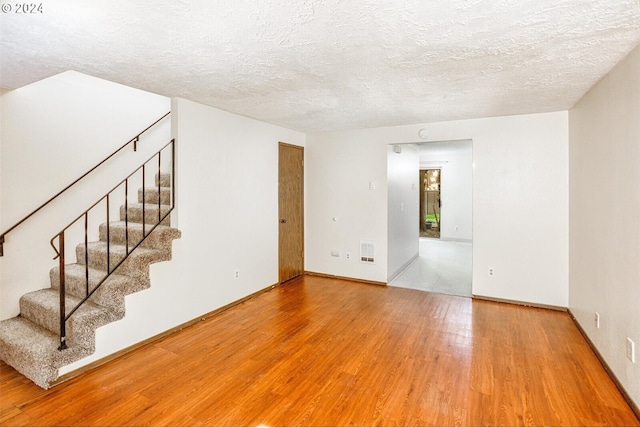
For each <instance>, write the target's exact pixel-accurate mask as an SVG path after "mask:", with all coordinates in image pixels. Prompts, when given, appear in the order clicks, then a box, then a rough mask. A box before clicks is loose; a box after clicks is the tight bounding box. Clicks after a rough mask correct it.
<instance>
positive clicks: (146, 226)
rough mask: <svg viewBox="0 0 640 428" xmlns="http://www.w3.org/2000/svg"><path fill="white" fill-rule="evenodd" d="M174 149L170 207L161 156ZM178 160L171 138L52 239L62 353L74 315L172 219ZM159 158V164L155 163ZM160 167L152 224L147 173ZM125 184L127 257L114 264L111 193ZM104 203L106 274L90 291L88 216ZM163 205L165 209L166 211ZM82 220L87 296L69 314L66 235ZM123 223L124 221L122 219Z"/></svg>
mask: <svg viewBox="0 0 640 428" xmlns="http://www.w3.org/2000/svg"><path fill="white" fill-rule="evenodd" d="M169 148H170V150H171V193H170V201H169V202H170V203H169V204H168V205H169V206H168V207H167V204H162V197H161V195H162V194H161V188H162V187H164V186H162V182H161V177H162V175H161V174H162V171H161V167H162V153H163V152H164V151H165V150H168V149H169ZM175 157H176V143H175V139H172V140H171V141H169V142H168V143H167V144H165V145H164V146H163V147H162V148H161V149H160V150H158V151H157V152H156V153H155V154H154V155H152V156H151V157H150V158H149V159H147V160H146V161H145V162H144V163H143V164H142V165H140V166H139V167H138V168H136V169H135V170H134V171H133V172H132V173H131V174H129V175H128V176H127V177H126V178H125V179H124V180H122V181H121V182H120V183H118V184H117V185H116V186H114V187H113V188H112V189H111V190H110V191H109V192H107V193H106V194H105V195H104V196H102V197H101V198H100V199H99V200H97V201H96V202H95V203H94V204H93V205H91V206H90V207H89V208H88V209H87V210H86V211H85V212H83V213H82V214H80V215H79V216H78V217H76V219H75V220H73V221H72V222H71V223H69V224H68V225H67V226H66V227H65V228H64V229H62V230H61V231H60V232H58V233H57V234H55V235H54V236H53V238H51V241H50V244H51V247H52V248H53V249H54V251H55V252H56V256H55V257H54V258H53V259H54V260H55V259H59V277H60V282H59V288H60V346H59V347H58V349H59V350H61V351H62V350H64V349H66V348H67V343H66V323H67V321H68V320H69V319H70V318H71V316H72V315H73V314H74V313H75V312H76V311H77V310H78V309H79V308H80V307H81V306H82V305H83V304H84V303H86V302H87V301H88V300H89V299H90V298H91V296H93V295H94V294H95V292H96V291H98V289H100V287H101V286H102V285H103V284H104V283H105V282H106V281H107V279H109V277H110V276H111V274H113V273H114V272H115V271H116V270H117V269H118V268H119V267H120V266H121V265H122V264H123V263H124V262H125V261H126V260H127V259H128V257H129V255H130V254H131V253H132V252H133V251H135V250H136V249H137V248H138V247H139V246H140V245H141V244H142V243H143V242H144V240H145V239H146V238H147V237H148V236H149V235H150V234H151V233H152V232H153V231H154V230H156V228H157V227H158V226H159V225H160V224H161V223H162V222H163V221H164V220H165V219H166V218H167V217H168V216H169V214H170V213H171V212H172V211H173V209H174V207H175V197H176V196H175V195H176V186H175V176H176V175H175ZM156 159H157V164H156V162H155V160H156ZM152 161H153V163H154V167H155V165H157V170H156V181H157V191H158V203H157V205H158V207H157V208H158V217H157V218H154V219H153V222H152V223H147V211H146V206H147V205H152V204H147V202H146V197H145V196H146V195H145V192H146V189H145V176H146V173H147V169H148V168H147V165H148V164H149V163H150V162H152ZM136 174H140V177H141V182H142V190H141V192H142V195H141V198H139V199H141V201H142V236H141V239H140V240H139V241H138V242H135V243H132V244H131V245H130V242H129V241H130V239H129V182H130V181H131V180H132V178H133V177H134V176H136ZM123 184H124V210H123V211H124V223H125V244H124V246H125V254H124V256H123V257H122V258H121V259H120V260H116V261H113V265H112V260H111V252H110V247H111V233H110V221H111V218H110V217H111V213H110V199H111V194H112V193H113V192H115V191H116V190H118V189H119V188H122V187H123ZM102 202H105V204H104V206H105V210H106V211H105V214H106V224H105V228H106V237H105V240H106V246H107V251H106V275H105V276H104V277H102V278H101V279H100V280H99V281H98V282H97V284H96V285H95V286H94V287H93V288H90V284H89V282H90V281H89V245H88V244H89V233H88V229H89V228H88V225H89V214H90V212H91V211H92V210H93V208H95V207H97V206H98V205H99V204H100V203H102ZM163 205H164V208H163ZM80 220H84V268H85V272H84V273H85V275H84V276H85V290H84V291H85V297H84V298H83V299H81V300H80V302H79V303H77V304H76V305H75V306H74V307H73V308H72V309H71V310H70V311H67V308H66V289H65V288H66V285H65V282H66V279H65V245H64V242H65V232H67V230H68V229H69V228H71V227H72V226H74V225H75V224H76V223H77V222H79V221H80ZM121 220H122V219H121ZM56 239H57V240H58V248H56V246H55V243H54V241H55V240H56Z"/></svg>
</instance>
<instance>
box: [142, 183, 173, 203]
mask: <svg viewBox="0 0 640 428" xmlns="http://www.w3.org/2000/svg"><path fill="white" fill-rule="evenodd" d="M138 202H139V203H142V202H143V201H142V189H138ZM144 202H146V203H151V204H157V203H158V188H157V187H145V188H144ZM160 203H161V204H163V205H170V204H171V188H170V187H160Z"/></svg>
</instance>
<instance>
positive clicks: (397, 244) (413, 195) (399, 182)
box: [387, 144, 420, 281]
mask: <svg viewBox="0 0 640 428" xmlns="http://www.w3.org/2000/svg"><path fill="white" fill-rule="evenodd" d="M394 147H399V148H400V150H401V153H396V152H395V151H394ZM419 166H420V152H419V150H418V147H417V146H416V145H415V144H403V145H397V146H393V145H392V146H388V147H387V185H388V192H387V193H388V203H387V209H388V213H387V215H388V229H387V243H388V245H387V247H388V260H387V272H388V274H387V276H388V278H387V279H388V281H391V280H392V279H393V278H394V277H395V276H396V275H398V274H399V273H400V272H401V271H402V269H404V268H405V267H406V266H407V265H408V264H409V263H410V262H411V261H413V260H414V259H415V258H416V257H418V253H419V247H418V238H419V231H420V229H419V218H420V196H419V182H420V170H419Z"/></svg>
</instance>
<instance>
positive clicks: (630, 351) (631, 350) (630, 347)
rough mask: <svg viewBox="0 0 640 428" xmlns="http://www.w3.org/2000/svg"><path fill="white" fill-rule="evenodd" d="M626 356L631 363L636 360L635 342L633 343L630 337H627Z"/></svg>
mask: <svg viewBox="0 0 640 428" xmlns="http://www.w3.org/2000/svg"><path fill="white" fill-rule="evenodd" d="M627 358H628V359H630V360H631V362H632V363H634V364H635V362H636V344H635V343H633V340H631V338H630V337H627Z"/></svg>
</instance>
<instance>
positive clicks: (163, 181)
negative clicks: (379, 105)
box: [156, 172, 171, 187]
mask: <svg viewBox="0 0 640 428" xmlns="http://www.w3.org/2000/svg"><path fill="white" fill-rule="evenodd" d="M158 184H159V185H160V186H161V187H171V174H170V173H168V172H167V173H164V172H163V173H160V176H158V174H156V186H158Z"/></svg>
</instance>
